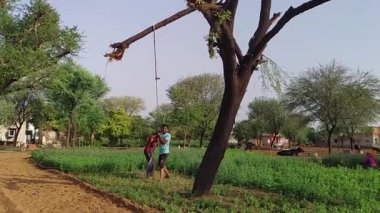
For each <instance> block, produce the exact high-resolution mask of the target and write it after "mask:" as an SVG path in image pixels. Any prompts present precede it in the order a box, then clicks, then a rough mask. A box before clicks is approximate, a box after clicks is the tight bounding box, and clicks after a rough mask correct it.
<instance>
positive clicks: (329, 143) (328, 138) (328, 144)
mask: <svg viewBox="0 0 380 213" xmlns="http://www.w3.org/2000/svg"><path fill="white" fill-rule="evenodd" d="M327 134H328V135H327V146H328V148H329V154H331V135H332V131H328V132H327Z"/></svg>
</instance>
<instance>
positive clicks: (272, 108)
mask: <svg viewBox="0 0 380 213" xmlns="http://www.w3.org/2000/svg"><path fill="white" fill-rule="evenodd" d="M248 109H249V115H248V117H249V119H255V120H256V121H257V122H259V123H260V124H261V125H262V127H263V131H265V133H270V134H273V136H274V137H273V139H272V141H271V143H270V144H271V147H272V146H273V143H274V141H275V138H276V136H277V135H278V134H279V133H280V130H281V128H282V127H283V126H284V125H285V122H286V119H287V116H288V114H289V111H288V110H287V108H286V106H285V104H284V103H282V102H281V101H280V100H278V99H274V98H256V99H255V100H253V101H252V102H251V103H249V105H248Z"/></svg>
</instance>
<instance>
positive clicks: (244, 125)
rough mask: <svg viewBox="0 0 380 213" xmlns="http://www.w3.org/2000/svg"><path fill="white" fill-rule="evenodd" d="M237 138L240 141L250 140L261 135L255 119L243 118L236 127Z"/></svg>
mask: <svg viewBox="0 0 380 213" xmlns="http://www.w3.org/2000/svg"><path fill="white" fill-rule="evenodd" d="M234 134H235V138H236V139H237V140H238V141H239V142H240V141H249V140H251V139H254V138H258V137H259V131H258V128H257V125H255V122H254V121H253V120H243V121H240V122H238V123H236V125H235V127H234Z"/></svg>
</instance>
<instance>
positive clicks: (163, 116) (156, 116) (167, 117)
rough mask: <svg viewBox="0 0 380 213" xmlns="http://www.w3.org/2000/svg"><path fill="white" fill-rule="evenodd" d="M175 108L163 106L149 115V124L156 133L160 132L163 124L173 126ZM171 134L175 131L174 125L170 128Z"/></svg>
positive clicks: (168, 105) (167, 105)
mask: <svg viewBox="0 0 380 213" xmlns="http://www.w3.org/2000/svg"><path fill="white" fill-rule="evenodd" d="M173 110H174V107H173V105H171V104H162V105H160V106H158V108H156V109H155V110H153V111H152V112H150V113H149V121H148V122H149V123H150V126H151V128H152V129H154V130H155V131H158V130H160V126H161V124H164V123H165V124H171V123H174V122H173ZM169 129H170V132H171V133H173V132H172V130H173V125H170V126H169Z"/></svg>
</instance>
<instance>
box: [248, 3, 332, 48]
mask: <svg viewBox="0 0 380 213" xmlns="http://www.w3.org/2000/svg"><path fill="white" fill-rule="evenodd" d="M328 1H330V0H310V1H308V2H306V3H303V4H302V5H300V6H298V7H296V8H293V7H289V9H288V10H287V11H286V12H285V14H284V15H283V16H282V17H281V18H280V20H279V21H278V22H277V24H276V25H275V26H274V27H273V28H272V30H270V31H269V32H268V33H267V34H266V35H265V36H264V37H263V39H261V41H260V42H259V43H258V44H257V45H256V46H255V48H254V51H253V52H252V55H256V54H257V53H258V52H261V51H262V49H263V48H265V46H266V44H267V43H268V42H269V41H270V40H271V39H272V38H273V37H274V36H275V35H276V34H277V33H278V32H280V30H281V29H282V28H283V27H284V26H285V25H286V24H287V23H288V22H289V21H290V20H291V19H292V18H294V17H296V16H297V15H299V14H301V13H303V12H305V11H308V10H310V9H313V8H314V7H317V6H319V5H321V4H324V3H326V2H328Z"/></svg>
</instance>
